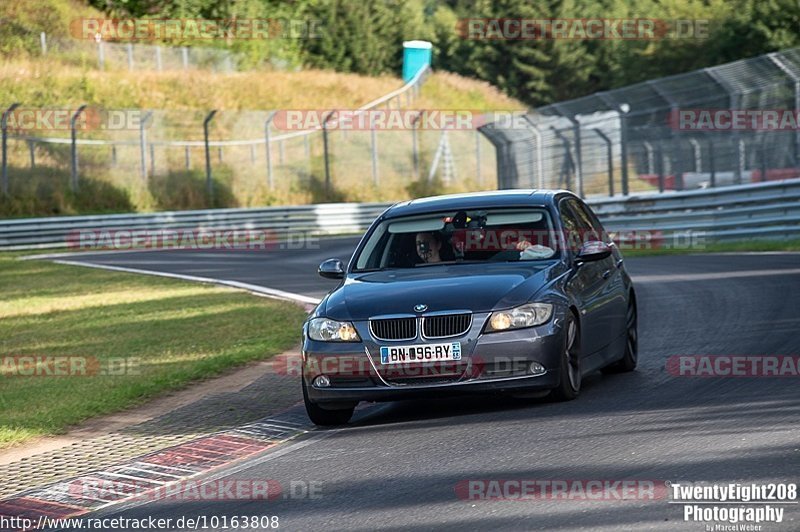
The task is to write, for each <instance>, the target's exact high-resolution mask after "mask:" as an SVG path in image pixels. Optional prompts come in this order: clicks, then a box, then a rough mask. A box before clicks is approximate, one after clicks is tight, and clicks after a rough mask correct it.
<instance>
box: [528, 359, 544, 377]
mask: <svg viewBox="0 0 800 532" xmlns="http://www.w3.org/2000/svg"><path fill="white" fill-rule="evenodd" d="M528 369H529V370H530V372H531V375H541V374H542V373H544V372H545V371H547V370H545V369H544V366H542V365H541V364H539V363H538V362H531V365H530V367H529V368H528Z"/></svg>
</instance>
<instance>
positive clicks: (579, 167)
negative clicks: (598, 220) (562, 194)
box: [553, 103, 584, 198]
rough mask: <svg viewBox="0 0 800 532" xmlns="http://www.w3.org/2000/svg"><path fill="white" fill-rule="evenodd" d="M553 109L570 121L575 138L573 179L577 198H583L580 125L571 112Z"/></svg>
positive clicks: (555, 105) (558, 106)
mask: <svg viewBox="0 0 800 532" xmlns="http://www.w3.org/2000/svg"><path fill="white" fill-rule="evenodd" d="M553 107H554V108H555V109H557V110H558V112H559V113H560V114H561V116H563V117H564V118H566V119H567V120H569V121H570V123H571V124H572V131H573V135H574V137H575V178H576V180H577V181H578V196H579V197H581V198H582V197H584V196H583V157H582V156H581V123H580V122H578V119H577V118H575V115H573V114H572V113H571V112H569V111H567V110H566V109H564V108H563V106H562V105H560V104H557V103H555V104H553Z"/></svg>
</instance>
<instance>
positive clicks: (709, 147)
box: [706, 133, 717, 188]
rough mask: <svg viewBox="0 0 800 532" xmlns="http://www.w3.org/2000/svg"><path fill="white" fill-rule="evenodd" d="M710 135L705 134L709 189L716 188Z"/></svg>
mask: <svg viewBox="0 0 800 532" xmlns="http://www.w3.org/2000/svg"><path fill="white" fill-rule="evenodd" d="M711 135H712V134H710V133H706V142H707V143H708V171H709V172H711V188H714V187H716V186H717V169H716V166H715V164H714V140H713V139H712V137H711Z"/></svg>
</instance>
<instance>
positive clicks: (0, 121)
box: [0, 102, 20, 196]
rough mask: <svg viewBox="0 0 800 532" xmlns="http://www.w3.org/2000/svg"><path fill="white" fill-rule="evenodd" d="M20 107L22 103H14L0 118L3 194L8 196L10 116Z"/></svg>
mask: <svg viewBox="0 0 800 532" xmlns="http://www.w3.org/2000/svg"><path fill="white" fill-rule="evenodd" d="M19 106H20V103H19V102H17V103H12V104H11V106H10V107H9V108H8V109H6V110H5V112H4V113H3V117H2V118H0V130H1V131H2V137H3V140H2V151H3V164H2V166H3V172H2V173H3V194H5V195H6V196H8V115H10V114H11V113H13V112H14V109H16V108H17V107H19Z"/></svg>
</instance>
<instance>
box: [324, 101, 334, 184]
mask: <svg viewBox="0 0 800 532" xmlns="http://www.w3.org/2000/svg"><path fill="white" fill-rule="evenodd" d="M335 114H336V111H331V112H329V113H328V116H327V117H325V119H324V120H323V121H322V148H323V153H324V157H325V192H327V193H329V194H330V191H331V163H330V146H328V121H329V120H330V119H331V118H333V115H335Z"/></svg>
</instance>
